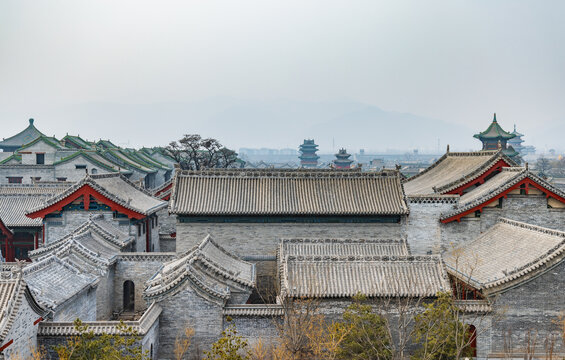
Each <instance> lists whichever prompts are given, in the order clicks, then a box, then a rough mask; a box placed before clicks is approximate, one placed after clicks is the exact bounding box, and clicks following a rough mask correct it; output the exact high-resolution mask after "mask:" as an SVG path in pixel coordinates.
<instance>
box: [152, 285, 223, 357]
mask: <svg viewBox="0 0 565 360" xmlns="http://www.w3.org/2000/svg"><path fill="white" fill-rule="evenodd" d="M159 305H160V306H161V307H162V308H163V312H162V313H161V317H160V323H159V327H160V333H159V359H163V360H171V359H173V358H174V357H173V349H174V344H175V339H176V338H177V336H179V335H180V334H182V333H183V332H184V329H185V328H186V327H187V326H191V327H192V328H194V330H195V334H194V338H193V345H192V346H191V349H190V352H191V354H195V353H202V351H204V350H208V349H209V347H210V345H211V344H212V343H214V342H215V341H216V340H217V339H218V338H219V335H220V334H221V332H222V329H223V316H222V307H221V306H219V305H217V304H215V303H213V302H210V301H208V300H206V299H204V298H202V297H201V296H200V295H199V294H197V293H196V292H195V291H194V290H193V289H192V288H191V287H190V286H189V285H188V284H187V283H186V282H185V283H184V284H183V288H182V290H181V291H179V292H178V293H176V294H174V295H171V296H168V297H167V298H166V299H164V300H161V301H159Z"/></svg>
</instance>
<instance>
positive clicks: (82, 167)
mask: <svg viewBox="0 0 565 360" xmlns="http://www.w3.org/2000/svg"><path fill="white" fill-rule="evenodd" d="M75 169H77V170H78V169H86V165H78V164H77V165H75Z"/></svg>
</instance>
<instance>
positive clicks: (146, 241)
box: [145, 218, 151, 252]
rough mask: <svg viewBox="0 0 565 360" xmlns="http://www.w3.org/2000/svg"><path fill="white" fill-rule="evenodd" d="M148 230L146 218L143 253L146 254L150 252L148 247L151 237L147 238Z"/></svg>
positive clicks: (147, 219)
mask: <svg viewBox="0 0 565 360" xmlns="http://www.w3.org/2000/svg"><path fill="white" fill-rule="evenodd" d="M150 229H151V228H150V227H149V218H146V219H145V251H146V252H150V251H151V246H150V242H151V241H150V240H151V237H150V236H149V231H150Z"/></svg>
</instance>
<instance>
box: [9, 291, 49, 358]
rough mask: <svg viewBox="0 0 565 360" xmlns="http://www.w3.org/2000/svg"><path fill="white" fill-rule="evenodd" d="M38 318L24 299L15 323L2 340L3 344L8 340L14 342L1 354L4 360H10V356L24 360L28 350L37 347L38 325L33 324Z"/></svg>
mask: <svg viewBox="0 0 565 360" xmlns="http://www.w3.org/2000/svg"><path fill="white" fill-rule="evenodd" d="M39 317H40V316H39V315H38V314H37V313H35V311H33V309H32V308H31V306H30V305H29V303H28V302H27V299H25V298H24V299H23V300H22V304H21V305H20V307H19V309H18V313H17V316H16V318H15V321H14V323H13V324H12V326H11V328H10V331H9V332H8V335H7V336H6V339H5V340H4V344H5V343H7V342H8V341H10V340H14V342H13V343H12V345H10V346H8V347H7V348H6V349H5V350H4V352H3V353H4V355H5V356H6V359H10V358H11V357H12V356H13V357H16V358H17V356H20V357H21V358H22V359H23V358H26V357H27V356H28V355H29V353H30V349H31V348H34V347H35V346H36V345H37V328H38V325H37V324H36V325H34V324H33V323H34V322H35V321H36V320H37V319H39ZM4 344H2V345H4Z"/></svg>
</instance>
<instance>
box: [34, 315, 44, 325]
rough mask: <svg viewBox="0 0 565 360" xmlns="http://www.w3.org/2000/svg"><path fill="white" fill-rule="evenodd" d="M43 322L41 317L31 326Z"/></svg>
mask: <svg viewBox="0 0 565 360" xmlns="http://www.w3.org/2000/svg"><path fill="white" fill-rule="evenodd" d="M41 321H43V317H39V318H38V319H37V320H35V321H34V322H33V325H37V324H39V322H41Z"/></svg>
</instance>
